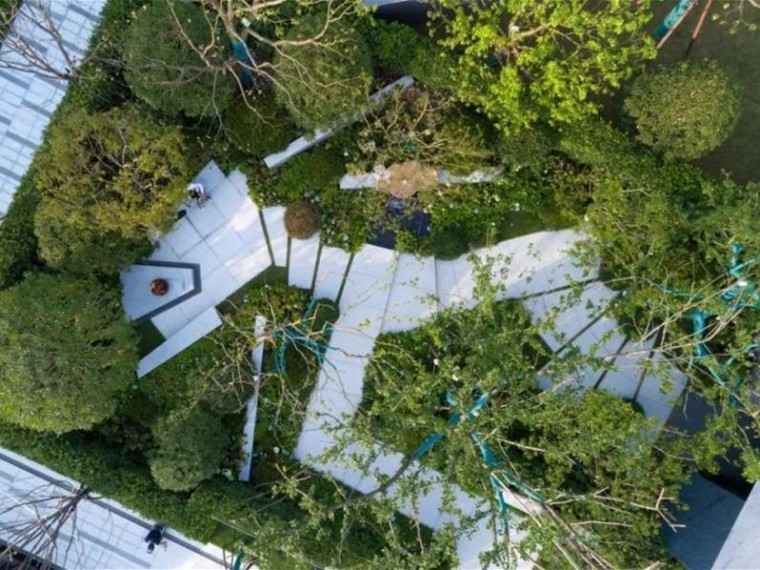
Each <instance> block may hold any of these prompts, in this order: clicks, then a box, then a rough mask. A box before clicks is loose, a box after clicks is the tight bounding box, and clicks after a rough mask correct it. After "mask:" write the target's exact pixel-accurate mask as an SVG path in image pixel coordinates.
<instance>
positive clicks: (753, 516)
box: [712, 485, 760, 570]
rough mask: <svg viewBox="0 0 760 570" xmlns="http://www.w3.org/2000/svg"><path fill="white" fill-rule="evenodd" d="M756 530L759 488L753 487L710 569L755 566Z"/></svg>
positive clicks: (758, 552) (759, 548)
mask: <svg viewBox="0 0 760 570" xmlns="http://www.w3.org/2000/svg"><path fill="white" fill-rule="evenodd" d="M758 528H760V486H758V485H755V486H754V487H752V492H751V493H750V494H749V497H747V500H746V501H745V502H744V505H743V506H742V508H741V511H740V512H739V516H738V517H737V518H736V520H735V522H734V524H733V526H732V527H731V531H730V532H729V534H728V538H727V539H726V541H725V542H724V543H723V546H722V548H721V549H720V552H719V553H718V556H717V558H716V559H715V562H714V563H713V565H712V568H713V569H714V570H722V569H724V568H752V567H754V566H756V565H757V561H758V560H760V545H759V544H758V541H757V529H758Z"/></svg>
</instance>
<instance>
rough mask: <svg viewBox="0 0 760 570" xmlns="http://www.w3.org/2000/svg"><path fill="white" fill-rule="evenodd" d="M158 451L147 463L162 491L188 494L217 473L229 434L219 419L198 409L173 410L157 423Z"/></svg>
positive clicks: (155, 436) (155, 431)
mask: <svg viewBox="0 0 760 570" xmlns="http://www.w3.org/2000/svg"><path fill="white" fill-rule="evenodd" d="M153 436H154V438H155V440H156V443H158V450H157V452H156V453H155V455H154V457H152V458H151V461H150V471H151V473H153V478H154V479H155V480H156V482H157V483H158V486H159V487H161V488H162V489H167V490H169V491H189V490H190V489H193V488H195V487H197V486H198V484H199V483H200V482H201V481H203V480H205V479H209V478H210V477H211V476H212V475H214V473H216V472H217V471H218V470H219V466H220V464H221V462H222V457H223V456H224V446H225V443H226V442H227V440H228V439H229V434H228V433H227V432H226V430H225V429H224V426H223V425H222V422H221V420H220V418H219V417H218V416H216V415H214V414H211V413H209V412H207V411H205V410H203V409H201V408H194V409H191V410H187V409H181V408H180V409H176V410H174V411H173V412H172V413H171V414H169V416H167V417H165V418H161V419H159V420H158V422H157V424H156V426H155V428H154V430H153Z"/></svg>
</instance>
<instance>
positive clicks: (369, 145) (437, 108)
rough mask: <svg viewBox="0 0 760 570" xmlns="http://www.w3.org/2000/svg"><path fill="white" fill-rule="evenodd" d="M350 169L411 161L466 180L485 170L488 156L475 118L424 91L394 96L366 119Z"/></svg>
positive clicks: (416, 90) (410, 90)
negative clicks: (479, 168) (443, 169)
mask: <svg viewBox="0 0 760 570" xmlns="http://www.w3.org/2000/svg"><path fill="white" fill-rule="evenodd" d="M357 139H358V143H357V150H358V155H359V156H356V157H354V161H353V164H352V165H351V169H352V170H353V171H355V172H357V171H358V172H366V171H367V170H370V169H372V168H373V167H374V166H376V165H383V166H390V165H391V164H394V163H399V162H406V161H408V160H415V161H417V162H420V163H422V164H424V165H427V166H432V167H436V168H446V169H447V170H449V171H450V172H452V173H455V174H469V173H471V172H473V171H474V170H476V169H477V168H478V167H481V166H483V165H484V164H486V163H487V162H488V161H489V159H490V158H491V156H492V154H493V153H492V151H491V150H490V149H489V148H488V145H487V143H486V133H485V130H484V129H483V128H482V127H481V121H479V120H478V117H476V116H474V115H473V114H471V113H468V112H467V111H466V110H464V109H461V108H459V107H457V106H454V105H453V104H451V103H450V102H449V101H446V100H443V99H440V98H439V97H436V96H434V95H431V94H429V93H428V92H426V91H423V90H420V89H417V88H414V87H412V88H409V89H406V90H404V91H395V92H394V93H393V94H392V95H391V96H390V97H388V98H387V99H386V101H385V105H384V106H383V108H382V109H380V110H378V112H377V113H376V114H373V115H370V116H369V117H368V118H367V120H366V122H365V123H364V126H363V128H361V130H360V131H359V134H358V136H357Z"/></svg>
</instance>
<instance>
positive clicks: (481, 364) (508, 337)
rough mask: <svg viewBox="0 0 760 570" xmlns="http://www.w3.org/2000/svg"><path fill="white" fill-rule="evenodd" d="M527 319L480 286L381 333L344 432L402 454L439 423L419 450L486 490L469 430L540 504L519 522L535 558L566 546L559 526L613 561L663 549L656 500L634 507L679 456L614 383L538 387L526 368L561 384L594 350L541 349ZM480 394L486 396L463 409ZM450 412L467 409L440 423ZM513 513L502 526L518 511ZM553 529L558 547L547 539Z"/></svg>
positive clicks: (648, 559)
mask: <svg viewBox="0 0 760 570" xmlns="http://www.w3.org/2000/svg"><path fill="white" fill-rule="evenodd" d="M570 297H572V295H570ZM539 330H541V329H539V328H538V326H536V325H532V324H531V323H530V318H529V316H528V314H527V311H525V309H524V308H522V307H521V306H520V305H519V304H518V303H516V302H514V301H506V302H505V301H495V300H494V297H493V293H487V294H486V297H485V298H484V299H482V302H481V303H480V304H479V305H478V306H477V307H476V308H474V309H473V310H463V309H455V310H449V311H446V312H444V313H442V314H440V315H439V316H437V317H436V318H434V319H433V320H432V321H431V322H429V323H428V324H426V325H424V326H422V327H420V328H419V329H416V330H414V331H410V332H408V333H401V334H398V333H396V334H386V335H383V336H381V337H380V338H379V339H378V342H377V344H376V348H375V353H374V355H373V358H372V361H371V363H370V367H369V368H368V370H367V384H366V385H365V388H364V399H363V401H362V405H361V408H360V414H359V416H358V417H357V418H355V420H354V423H353V426H354V431H353V432H352V436H353V434H362V436H361V437H366V438H367V439H368V440H369V439H370V438H373V437H374V438H379V439H380V440H381V441H382V442H383V443H384V444H385V445H389V446H390V447H391V448H392V449H396V450H399V451H403V452H404V453H405V455H406V456H407V457H411V456H413V453H414V452H415V450H416V449H418V447H419V446H420V444H421V443H422V442H423V441H424V440H425V438H427V437H428V436H430V435H432V434H434V433H442V434H444V435H445V437H444V439H443V440H441V441H440V442H439V443H437V444H436V446H435V447H434V448H433V449H432V450H431V451H430V452H429V453H428V454H427V455H426V456H425V457H423V463H424V464H427V465H428V466H430V467H433V468H435V469H437V470H438V471H440V472H444V473H447V474H448V475H449V477H451V478H452V479H453V481H455V482H456V483H457V484H458V485H460V486H461V487H462V488H464V489H465V490H466V491H468V492H470V493H472V494H473V495H476V496H482V497H492V496H493V490H492V488H491V485H490V482H489V469H488V468H487V467H486V466H485V465H484V464H483V460H482V458H481V455H480V450H479V449H478V446H477V445H475V444H474V443H473V439H472V436H471V434H472V433H473V432H477V433H478V434H480V437H481V441H484V442H485V443H486V444H488V445H489V446H490V448H491V449H492V450H493V452H494V454H495V456H496V457H497V460H498V461H500V462H501V463H502V465H503V466H504V467H505V468H506V469H507V470H508V471H509V472H510V473H511V476H512V477H513V479H514V480H517V481H521V482H522V484H523V485H525V486H527V487H528V488H530V489H531V490H532V491H533V492H535V493H537V494H538V495H539V496H540V497H541V498H542V502H541V505H542V508H543V510H544V513H543V514H542V515H540V516H538V517H536V519H534V520H530V521H529V520H527V519H529V517H525V519H524V520H523V522H522V523H521V525H520V526H521V529H522V530H526V531H527V538H526V539H525V544H526V547H527V548H528V550H530V548H531V547H533V548H535V547H536V546H537V545H538V546H539V547H538V548H537V550H539V551H541V559H540V562H543V564H542V565H544V566H547V567H556V566H560V567H562V566H564V565H565V564H567V560H566V556H567V554H568V552H569V553H571V557H573V556H574V555H575V554H576V553H577V551H574V550H573V548H574V547H573V546H572V544H570V543H571V542H572V540H573V538H572V537H571V536H569V535H568V534H567V533H566V529H567V528H576V529H579V530H580V529H583V531H582V532H581V533H580V534H579V535H577V536H576V537H575V539H579V540H580V541H581V542H584V543H585V545H586V548H589V549H590V550H593V551H595V552H596V553H597V554H598V555H601V556H602V557H603V558H604V559H606V560H607V561H608V562H609V564H610V565H611V566H612V567H643V566H647V565H649V564H651V563H653V562H655V561H657V560H662V559H663V558H664V557H665V556H666V551H665V549H664V544H663V543H662V541H661V540H660V538H659V537H660V525H661V523H662V519H661V516H662V515H664V514H665V513H664V510H663V511H662V512H659V513H658V512H657V511H658V509H657V508H653V509H652V508H646V507H641V506H643V505H648V506H649V507H653V506H654V505H655V504H659V502H658V498H659V497H660V492H663V493H664V495H665V496H667V497H676V496H677V491H678V487H679V484H680V483H681V482H682V479H683V478H682V474H683V472H684V464H683V463H682V462H681V461H679V460H678V459H676V458H674V457H672V456H668V455H663V454H661V453H660V452H659V450H658V449H657V448H656V447H655V446H653V433H654V432H653V428H654V426H655V424H654V423H653V420H651V419H647V418H644V417H643V416H642V415H641V414H640V413H639V412H637V411H636V410H634V408H633V407H632V406H631V405H630V404H629V403H627V402H624V401H622V400H620V399H618V398H617V397H615V396H614V395H611V394H608V393H605V392H596V391H590V392H585V393H583V392H579V391H578V390H577V389H573V388H569V389H566V390H565V389H558V390H549V391H546V392H542V391H541V390H540V389H539V387H538V382H537V380H538V376H539V374H540V375H541V376H542V377H543V378H545V379H549V380H551V381H552V382H554V383H555V384H560V383H561V384H563V385H564V386H565V387H566V388H568V384H570V383H569V382H568V380H569V379H572V378H574V377H575V374H577V370H580V369H581V368H583V367H585V366H588V365H590V364H592V363H593V362H594V358H593V355H588V356H583V355H579V354H577V353H574V351H572V350H571V351H567V353H565V355H564V356H563V357H561V358H560V357H556V356H554V357H553V358H551V356H550V353H548V351H547V349H546V347H545V345H543V343H542V342H541V340H540V338H539V336H538V332H539ZM549 358H551V361H549V362H548V364H546V363H547V361H548V359H549ZM542 364H546V365H545V366H543V368H542ZM598 365H599V364H598V363H597V366H598ZM539 369H541V370H540V372H538V370H539ZM483 394H487V395H488V396H489V399H488V402H487V404H486V405H485V406H483V407H482V408H481V409H480V410H479V411H478V413H477V414H476V415H474V416H468V415H467V414H468V413H469V410H470V409H472V407H473V405H474V403H475V401H476V400H477V399H478V398H479V397H480V396H481V395H483ZM454 413H460V414H463V415H464V416H465V417H467V420H466V421H463V422H461V423H460V424H458V425H456V426H451V425H447V419H448V418H449V417H450V416H451V414H454ZM558 418H561V421H558ZM660 446H661V447H660ZM669 446H670V443H669V442H666V441H658V443H657V447H659V448H660V449H667V448H669ZM671 451H672V450H671ZM513 490H515V491H517V492H518V493H522V492H524V491H523V489H520V488H519V487H513ZM633 505H638V507H634V506H633ZM660 506H661V507H663V509H664V507H665V505H664V503H663V505H660ZM493 509H494V510H495V509H496V507H495V506H494V507H493ZM512 515H513V517H514V518H512V519H511V520H512V521H513V522H511V523H510V526H511V525H513V524H514V525H517V524H518V523H517V522H515V521H516V520H517V518H518V516H517V513H512ZM557 520H563V521H564V523H563V524H567V525H568V526H567V527H564V528H563V524H555V523H556V522H557ZM592 521H594V522H592ZM579 537H580V538H579ZM555 540H559V541H560V542H561V543H564V544H565V545H566V546H568V549H567V552H565V553H560V551H559V550H557V549H555V548H554V546H553V544H555V542H554V541H555ZM527 545H531V546H527ZM579 560H581V559H575V562H576V564H577V563H579Z"/></svg>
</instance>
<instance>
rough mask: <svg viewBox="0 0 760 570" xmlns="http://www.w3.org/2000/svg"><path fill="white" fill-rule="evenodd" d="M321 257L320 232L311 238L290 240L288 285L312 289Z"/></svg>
mask: <svg viewBox="0 0 760 570" xmlns="http://www.w3.org/2000/svg"><path fill="white" fill-rule="evenodd" d="M318 259H319V233H316V234H314V235H313V236H311V237H310V238H309V239H301V240H298V239H292V238H291V240H290V260H289V261H288V285H290V286H292V287H299V288H301V289H308V290H311V285H312V283H313V282H314V276H315V273H316V270H317V260H318Z"/></svg>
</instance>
